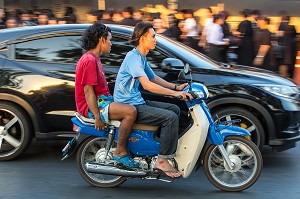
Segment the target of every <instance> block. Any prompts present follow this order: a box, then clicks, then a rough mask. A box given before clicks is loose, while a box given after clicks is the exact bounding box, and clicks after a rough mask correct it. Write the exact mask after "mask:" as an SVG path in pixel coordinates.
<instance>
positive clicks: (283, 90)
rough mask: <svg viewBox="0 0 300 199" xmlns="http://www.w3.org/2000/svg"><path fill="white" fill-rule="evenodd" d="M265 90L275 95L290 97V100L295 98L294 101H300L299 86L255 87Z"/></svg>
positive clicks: (268, 85) (261, 85)
mask: <svg viewBox="0 0 300 199" xmlns="http://www.w3.org/2000/svg"><path fill="white" fill-rule="evenodd" d="M255 86H258V87H260V88H262V89H263V90H265V91H267V92H270V93H272V94H275V95H279V96H282V97H288V98H293V99H298V97H299V95H300V87H297V86H284V85H270V84H267V85H264V84H260V85H255Z"/></svg>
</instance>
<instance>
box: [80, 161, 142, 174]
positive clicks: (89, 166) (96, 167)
mask: <svg viewBox="0 0 300 199" xmlns="http://www.w3.org/2000/svg"><path fill="white" fill-rule="evenodd" d="M85 168H86V171H87V172H90V173H98V174H106V175H114V176H124V177H144V176H147V173H146V172H145V171H143V170H140V169H135V170H129V169H120V168H118V167H115V166H110V165H104V164H98V163H86V164H85Z"/></svg>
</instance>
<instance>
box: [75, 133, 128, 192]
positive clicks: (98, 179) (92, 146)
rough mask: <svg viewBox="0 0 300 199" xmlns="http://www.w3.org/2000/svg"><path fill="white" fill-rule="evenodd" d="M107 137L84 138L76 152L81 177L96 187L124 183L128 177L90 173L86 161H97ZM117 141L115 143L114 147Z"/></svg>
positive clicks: (107, 186) (115, 185) (114, 185)
mask: <svg viewBox="0 0 300 199" xmlns="http://www.w3.org/2000/svg"><path fill="white" fill-rule="evenodd" d="M105 142H106V138H100V137H89V138H87V139H86V140H84V141H83V142H82V143H81V145H80V147H79V148H78V151H77V154H76V165H77V169H78V171H79V174H80V175H81V177H82V178H83V179H84V180H85V181H86V182H88V183H89V184H91V185H92V186H95V187H101V188H110V187H117V186H119V185H121V184H123V183H124V182H125V181H126V180H127V178H125V177H121V176H112V175H104V174H96V173H90V172H88V171H86V169H85V163H86V162H97V161H96V154H97V152H99V150H101V149H102V150H103V148H104V146H105ZM114 146H116V143H115V142H114V143H113V146H112V147H114Z"/></svg>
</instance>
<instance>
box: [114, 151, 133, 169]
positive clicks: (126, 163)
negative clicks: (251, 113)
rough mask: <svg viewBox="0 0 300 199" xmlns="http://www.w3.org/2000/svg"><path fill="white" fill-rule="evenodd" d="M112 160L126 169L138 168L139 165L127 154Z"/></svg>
mask: <svg viewBox="0 0 300 199" xmlns="http://www.w3.org/2000/svg"><path fill="white" fill-rule="evenodd" d="M112 158H113V159H114V160H116V161H117V162H120V163H122V164H123V165H124V166H126V167H128V168H139V164H138V163H136V162H135V161H134V160H133V159H132V158H131V157H130V155H129V154H126V155H123V156H121V157H118V156H112Z"/></svg>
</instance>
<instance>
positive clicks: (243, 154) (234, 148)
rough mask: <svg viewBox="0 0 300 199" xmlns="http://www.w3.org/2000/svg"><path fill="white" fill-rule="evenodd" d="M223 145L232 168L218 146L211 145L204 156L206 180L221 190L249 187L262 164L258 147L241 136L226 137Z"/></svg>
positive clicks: (259, 172)
mask: <svg viewBox="0 0 300 199" xmlns="http://www.w3.org/2000/svg"><path fill="white" fill-rule="evenodd" d="M223 146H224V148H225V149H226V151H227V154H228V157H229V159H230V160H231V162H232V168H231V169H230V168H229V166H228V165H227V163H226V161H225V159H224V157H223V155H222V153H221V152H220V150H219V148H218V146H216V145H211V146H210V147H209V148H208V150H207V152H206V154H205V158H204V172H205V174H206V176H207V178H208V180H209V181H210V182H211V183H212V184H213V185H215V186H216V187H218V188H219V189H221V190H223V191H231V192H232V191H242V190H245V189H247V188H249V187H251V186H252V185H253V184H254V183H255V182H256V181H257V179H258V178H259V176H260V174H261V170H262V165H263V161H262V156H261V153H260V151H259V149H258V147H257V146H256V145H255V144H254V143H253V142H252V141H250V140H248V139H247V138H245V137H241V136H230V137H227V138H226V139H225V141H224V143H223Z"/></svg>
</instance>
